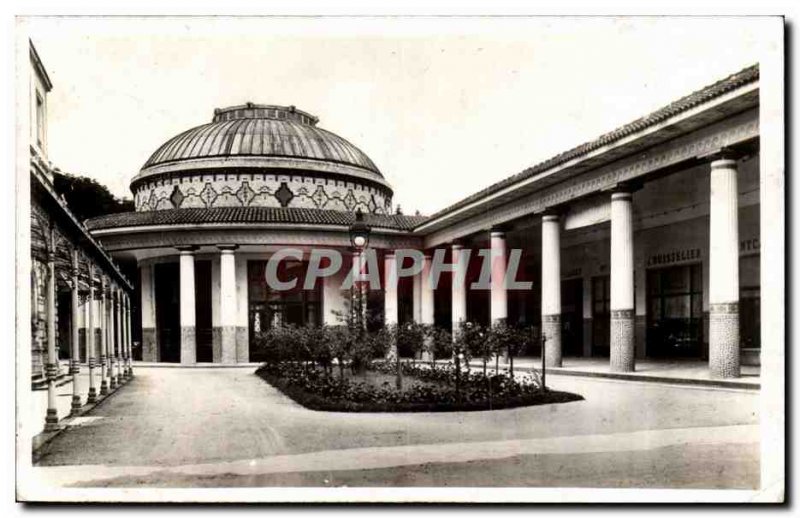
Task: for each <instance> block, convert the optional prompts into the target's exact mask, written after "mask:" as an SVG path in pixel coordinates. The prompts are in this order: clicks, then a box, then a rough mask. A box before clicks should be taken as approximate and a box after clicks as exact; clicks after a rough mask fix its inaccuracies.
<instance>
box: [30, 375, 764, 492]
mask: <svg viewBox="0 0 800 518" xmlns="http://www.w3.org/2000/svg"><path fill="white" fill-rule="evenodd" d="M253 371H254V369H253V368H252V367H247V368H226V369H218V368H202V367H198V368H193V369H183V368H179V367H178V368H163V367H160V368H150V367H144V366H138V365H137V366H135V372H136V377H135V378H134V379H133V380H132V381H130V382H129V383H128V384H126V385H125V386H123V387H122V388H121V389H120V390H118V391H117V393H116V394H115V395H114V397H112V398H109V399H108V400H107V401H105V402H104V403H103V404H102V405H100V406H98V407H96V408H94V409H92V410H90V411H89V412H88V413H87V414H85V415H84V416H82V417H79V418H77V419H76V422H75V423H74V425H73V426H70V427H68V428H67V429H66V430H65V431H63V432H62V433H61V434H59V435H58V436H57V437H55V438H54V439H53V440H52V441H50V442H49V443H47V444H45V445H44V446H43V447H42V448H41V449H40V450H39V452H38V454H37V459H36V463H35V466H36V467H35V468H34V472H35V475H36V476H38V477H42V480H45V481H49V482H50V483H53V484H57V485H60V486H77V487H205V486H211V487H225V486H232V487H251V486H256V487H260V486H285V485H289V486H304V485H309V486H331V485H337V486H343V485H350V486H376V485H377V486H392V487H394V486H420V485H422V486H424V485H437V486H452V485H461V486H520V485H521V486H540V487H547V486H554V487H559V486H570V487H657V488H736V489H755V488H757V487H758V485H759V440H758V437H759V435H758V422H759V416H758V392H757V391H752V390H739V389H729V388H717V387H695V386H679V385H671V384H659V383H652V382H648V383H643V382H636V381H620V380H613V379H602V378H583V377H573V376H563V375H557V374H552V375H548V385H549V386H550V387H551V388H553V389H556V390H566V391H570V392H575V393H578V394H581V395H582V396H583V397H584V398H585V400H584V401H576V402H570V403H564V404H556V405H542V406H535V407H523V408H516V409H507V410H495V411H481V412H452V413H394V414H391V413H390V414H386V413H382V414H381V413H376V414H351V413H336V412H317V411H312V410H307V409H305V408H302V407H300V406H299V405H297V404H296V403H294V402H293V401H291V400H290V399H288V398H287V397H285V396H283V395H282V394H281V393H280V392H278V391H277V390H276V389H274V388H272V387H271V386H270V385H268V384H267V383H265V382H264V381H263V380H261V379H260V378H259V377H257V376H256V375H255V374H254V373H253Z"/></svg>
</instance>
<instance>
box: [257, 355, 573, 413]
mask: <svg viewBox="0 0 800 518" xmlns="http://www.w3.org/2000/svg"><path fill="white" fill-rule="evenodd" d="M402 368H403V388H402V389H398V388H396V387H395V384H394V379H395V375H396V365H395V364H390V363H385V362H375V363H373V364H371V365H370V367H369V368H368V370H367V371H366V372H362V373H359V374H355V373H352V372H348V371H336V372H334V371H333V370H330V369H322V368H318V367H315V366H309V365H308V364H304V363H300V362H282V363H271V364H269V363H268V364H264V365H262V366H261V367H259V369H258V370H257V371H256V374H258V376H260V377H261V378H262V379H264V380H265V381H266V382H267V383H269V384H270V385H272V386H273V387H275V388H277V389H278V390H280V391H281V392H282V393H284V394H285V395H287V396H288V397H290V398H291V399H292V400H294V401H295V402H297V403H299V404H300V405H302V406H304V407H306V408H309V409H311V410H323V411H331V412H454V411H476V410H499V409H502V408H515V407H521V406H532V405H546V404H555V403H567V402H570V401H579V400H582V399H583V398H582V397H581V396H580V395H578V394H572V393H569V392H560V391H553V390H547V389H543V388H542V387H541V384H540V383H539V378H538V376H537V375H536V373H532V374H528V375H526V376H525V377H523V378H522V379H518V378H512V377H511V376H509V375H508V374H496V375H487V376H485V375H483V374H482V373H476V372H467V371H460V372H459V375H458V376H456V370H455V368H454V367H453V366H452V365H444V366H429V365H420V364H417V365H412V364H409V363H404V364H403V366H402ZM390 380H391V381H390Z"/></svg>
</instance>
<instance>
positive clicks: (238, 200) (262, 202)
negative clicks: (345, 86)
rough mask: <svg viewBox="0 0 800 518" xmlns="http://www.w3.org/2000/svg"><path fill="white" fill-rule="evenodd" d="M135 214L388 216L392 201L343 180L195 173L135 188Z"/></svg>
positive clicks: (367, 188)
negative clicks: (255, 211) (243, 210)
mask: <svg viewBox="0 0 800 518" xmlns="http://www.w3.org/2000/svg"><path fill="white" fill-rule="evenodd" d="M134 201H135V204H136V210H137V211H150V210H164V209H176V208H177V209H183V208H211V207H304V208H313V209H327V210H341V211H347V212H353V211H356V210H358V209H361V210H362V211H363V212H366V213H369V214H390V213H391V202H392V200H391V197H389V196H387V195H386V193H384V192H382V191H381V190H379V189H376V188H373V187H369V186H365V185H361V184H358V183H356V182H346V181H342V180H332V179H323V178H313V177H307V176H288V175H275V174H198V175H193V176H184V177H180V178H171V179H166V180H154V181H152V182H147V183H143V184H140V185H139V188H138V189H137V191H136V193H135V197H134Z"/></svg>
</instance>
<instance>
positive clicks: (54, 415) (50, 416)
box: [44, 408, 61, 432]
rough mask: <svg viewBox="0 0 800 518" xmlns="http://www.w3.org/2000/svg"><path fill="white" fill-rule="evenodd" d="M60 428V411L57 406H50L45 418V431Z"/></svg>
mask: <svg viewBox="0 0 800 518" xmlns="http://www.w3.org/2000/svg"><path fill="white" fill-rule="evenodd" d="M60 429H61V426H59V424H58V411H57V410H56V409H55V408H48V409H47V414H45V418H44V431H45V432H55V431H56V430H60Z"/></svg>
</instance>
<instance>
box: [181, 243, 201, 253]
mask: <svg viewBox="0 0 800 518" xmlns="http://www.w3.org/2000/svg"><path fill="white" fill-rule="evenodd" d="M175 248H177V249H178V251H179V252H180V253H181V255H189V254H193V253H195V252H196V251H197V249H198V248H200V247H199V246H197V245H182V246H176V247H175Z"/></svg>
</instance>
